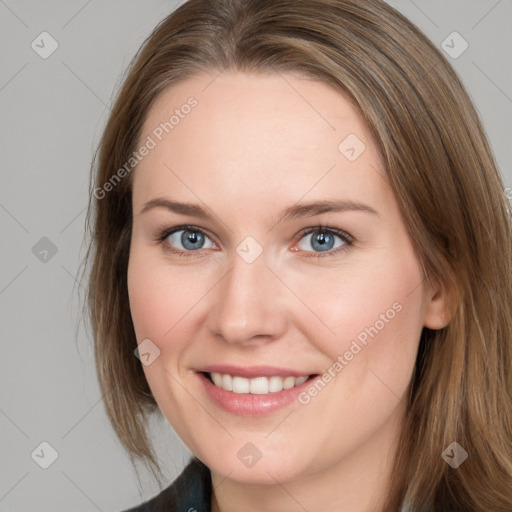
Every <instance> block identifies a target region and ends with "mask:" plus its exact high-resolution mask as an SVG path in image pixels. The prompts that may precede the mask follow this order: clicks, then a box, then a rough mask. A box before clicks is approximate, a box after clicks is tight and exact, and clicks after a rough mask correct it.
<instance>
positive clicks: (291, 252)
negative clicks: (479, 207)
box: [128, 72, 443, 483]
mask: <svg viewBox="0 0 512 512" xmlns="http://www.w3.org/2000/svg"><path fill="white" fill-rule="evenodd" d="M191 97H193V99H191ZM186 105H188V107H187V106H186ZM172 116H174V117H172ZM166 122H167V124H165V123H166ZM148 137H149V138H148ZM142 145H146V148H147V151H144V150H143V151H139V156H140V155H142V154H143V153H144V154H145V156H140V159H141V161H140V163H139V164H138V167H137V169H136V171H134V176H133V178H134V181H133V213H134V216H133V233H132V240H131V248H130V261H129V268H128V288H129V297H130V307H131V313H132V317H133V322H134V326H135V332H136V335H137V341H138V343H141V342H143V340H150V341H145V342H144V343H145V345H143V347H144V350H142V352H144V353H148V354H149V355H147V356H145V358H143V360H144V359H145V364H144V365H143V369H144V372H145V375H146V377H147V380H148V383H149V385H150V387H151V390H152V392H153V394H154V396H155V399H156V401H157V402H158V405H159V406H160V408H161V410H162V412H163V414H164V415H165V416H166V418H167V419H168V421H169V423H170V424H171V425H172V426H173V428H174V429H175V430H176V432H177V433H178V435H179V436H180V437H181V438H182V440H183V441H184V442H185V443H186V444H187V445H188V447H189V448H190V449H191V451H192V452H193V453H194V454H195V455H197V456H198V457H199V458H200V459H202V460H203V461H204V462H205V463H206V464H207V465H208V466H209V467H210V468H211V469H212V470H213V471H215V472H217V473H220V474H223V475H228V474H229V475H230V476H229V478H231V479H235V480H238V481H243V482H258V483H275V480H274V479H277V480H278V481H280V482H284V481H290V480H293V479H298V478H299V477H300V476H303V475H307V474H313V473H316V472H319V471H329V470H331V469H332V468H333V467H334V466H335V465H340V464H344V463H346V462H348V461H349V460H352V461H353V460H358V461H360V462H361V461H367V462H368V463H371V462H370V461H373V464H375V463H376V461H378V460H382V459H383V458H385V457H386V454H387V452H388V451H389V449H390V446H391V443H392V439H394V436H395V435H396V433H397V428H398V426H399V424H400V421H401V420H402V418H403V413H404V409H405V403H406V401H407V392H408V387H409V383H410V380H411V376H412V372H413V369H414V364H415V358H416V353H417V349H418V342H419V337H420V333H421V330H422V328H423V326H424V325H427V326H429V327H431V328H439V327H441V324H440V317H441V312H442V308H443V304H442V297H441V296H440V293H438V291H437V290H436V289H434V288H431V287H430V286H427V281H426V280H425V279H424V276H423V272H422V268H421V265H420V263H419V260H418V258H417V256H416V254H415V251H414V250H413V247H412V244H411V242H410V240H409V238H408V235H407V233H406V230H405V227H404V224H403V222H402V220H401V216H400V213H399V210H398V206H397V203H396V201H395V199H394V196H393V194H392V191H391V189H390V186H389V184H388V181H387V179H386V175H385V171H384V168H383V165H382V163H381V159H380V157H379V154H378V152H377V149H376V146H375V144H374V142H373V141H372V139H371V136H370V132H369V130H368V129H367V127H366V126H365V124H364V123H363V121H362V119H361V117H360V116H359V115H358V114H357V113H356V111H355V110H354V108H353V107H352V106H351V104H350V103H349V102H348V101H347V100H346V99H345V98H344V97H343V96H342V95H341V94H340V93H339V92H337V91H335V90H334V89H332V88H330V87H329V86H328V85H326V84H324V83H320V82H314V81H312V80H306V79H304V78H302V79H301V78H299V77H297V76H295V75H292V74H282V75H281V74H269V75H260V74H245V73H234V72H232V73H227V72H226V73H222V74H220V75H213V74H212V75H209V76H206V75H204V76H196V77H194V78H192V79H188V80H186V81H184V82H182V83H180V84H179V85H176V86H172V87H170V88H169V89H167V90H166V91H165V92H164V93H163V94H162V95H161V96H160V97H159V99H158V101H157V102H156V103H155V104H154V105H153V107H152V108H151V110H150V112H149V114H148V116H147V119H146V122H145V125H144V130H143V133H142V135H141V137H140V144H139V147H140V146H142ZM178 203H179V204H186V205H188V206H186V207H185V206H179V205H178ZM183 226H186V227H183ZM172 229H175V232H174V233H170V231H172ZM180 254H181V255H180ZM149 363H150V364H149ZM209 374H210V376H211V377H212V378H213V379H214V380H215V381H216V383H217V385H216V384H214V383H213V382H211V380H210V377H208V376H207V375H209ZM211 374H214V375H211ZM309 376H316V377H311V378H310V379H309V380H307V381H306V382H303V383H302V384H301V381H303V380H304V379H301V377H304V378H306V377H309ZM219 386H221V387H219ZM233 386H234V389H233ZM283 386H284V388H285V389H283ZM290 386H294V387H291V388H290ZM230 388H231V390H230ZM279 390H280V391H279ZM251 391H252V392H251Z"/></svg>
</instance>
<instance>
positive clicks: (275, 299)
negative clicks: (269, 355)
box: [207, 253, 289, 344]
mask: <svg viewBox="0 0 512 512" xmlns="http://www.w3.org/2000/svg"><path fill="white" fill-rule="evenodd" d="M264 254H265V253H263V254H261V255H260V256H259V257H258V258H257V259H256V260H255V261H253V262H252V263H247V262H246V261H244V259H243V258H242V257H240V256H239V255H238V254H237V253H235V254H234V255H233V258H232V263H231V266H230V270H229V271H228V272H227V274H226V275H225V276H224V278H223V279H222V280H221V281H220V282H219V284H218V285H217V286H216V295H215V296H213V306H212V308H211V309H210V312H209V317H208V320H207V321H208V325H209V328H210V332H211V333H212V334H213V335H214V336H216V337H218V338H221V339H222V340H223V341H225V342H227V343H231V344H261V343H266V342H268V341H271V340H275V339H278V338H279V337H280V336H282V335H283V333H284V332H285V330H286V328H287V322H288V316H287V311H286V300H289V297H288V299H287V297H286V291H287V290H286V288H285V286H284V285H283V283H282V282H281V281H280V280H279V279H278V278H277V277H276V275H275V273H274V272H275V270H274V269H273V271H271V270H270V269H269V268H268V267H267V264H268V261H267V259H266V258H265V257H264Z"/></svg>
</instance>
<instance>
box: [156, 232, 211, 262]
mask: <svg viewBox="0 0 512 512" xmlns="http://www.w3.org/2000/svg"><path fill="white" fill-rule="evenodd" d="M183 228H186V229H183ZM206 239H208V240H209V239H210V238H209V237H208V235H207V234H206V233H205V232H204V231H203V230H201V229H198V228H195V227H193V226H190V227H186V226H180V227H178V228H175V229H174V230H172V231H171V232H169V231H167V232H164V233H163V234H162V241H163V240H168V241H169V243H170V245H172V246H173V247H175V248H176V250H175V252H178V253H179V254H180V256H188V255H189V254H187V253H191V252H194V251H197V250H199V249H211V248H213V247H215V244H213V247H204V243H205V240H206ZM180 244H181V246H182V247H183V249H181V248H180ZM173 252H174V251H173Z"/></svg>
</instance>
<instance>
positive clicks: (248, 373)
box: [196, 364, 314, 379]
mask: <svg viewBox="0 0 512 512" xmlns="http://www.w3.org/2000/svg"><path fill="white" fill-rule="evenodd" d="M196 371H197V372H207V373H222V374H228V375H233V376H237V377H245V378H246V379H253V378H255V377H267V376H268V377H272V376H274V375H276V376H280V377H289V376H291V377H302V376H305V375H308V376H309V375H314V373H312V372H307V371H301V370H294V369H291V368H279V367H277V366H234V365H230V364H213V365H208V366H202V367H201V368H196Z"/></svg>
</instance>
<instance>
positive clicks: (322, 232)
mask: <svg viewBox="0 0 512 512" xmlns="http://www.w3.org/2000/svg"><path fill="white" fill-rule="evenodd" d="M308 237H309V238H308ZM336 239H338V241H337V240H336ZM302 240H306V244H310V245H311V247H312V248H313V251H311V250H309V248H308V247H304V242H302ZM207 241H209V243H210V245H209V246H208V245H206V246H205V242H207ZM156 242H158V243H164V242H166V243H165V245H164V247H165V249H166V250H168V251H170V252H172V253H174V254H178V256H183V257H188V256H196V255H197V254H195V253H198V252H200V250H201V249H215V248H216V247H217V246H216V244H215V243H214V242H212V241H211V239H210V237H209V236H208V235H207V234H206V232H205V231H204V230H202V229H201V228H198V227H195V226H177V227H174V228H171V229H166V230H164V231H163V232H162V233H161V234H160V235H159V236H158V237H157V239H156ZM353 242H354V239H353V238H352V236H351V235H349V234H348V233H345V232H344V231H341V230H339V229H334V228H324V227H321V226H316V227H314V228H308V229H307V230H306V231H303V232H302V236H301V238H300V240H299V249H300V251H301V252H304V253H305V256H306V257H323V256H331V255H333V254H336V253H338V252H340V251H344V250H347V249H348V248H349V247H350V246H351V245H352V244H353ZM292 250H293V251H298V250H297V249H292Z"/></svg>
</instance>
